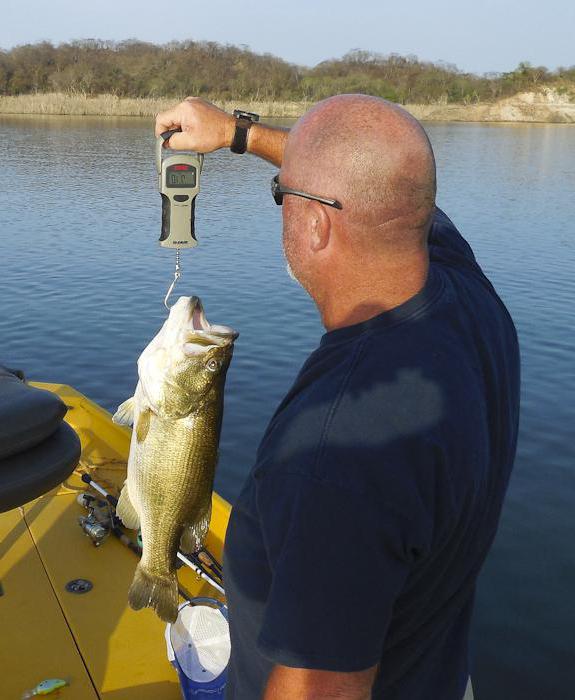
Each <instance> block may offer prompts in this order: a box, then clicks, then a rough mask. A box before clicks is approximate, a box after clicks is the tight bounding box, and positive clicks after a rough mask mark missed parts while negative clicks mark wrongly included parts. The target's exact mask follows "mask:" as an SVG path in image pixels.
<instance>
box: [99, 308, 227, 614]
mask: <svg viewBox="0 0 575 700" xmlns="http://www.w3.org/2000/svg"><path fill="white" fill-rule="evenodd" d="M237 336H238V334H237V333H236V332H235V331H233V330H232V329H231V328H228V327H227V326H216V325H211V324H210V323H209V322H208V321H207V319H206V317H205V315H204V311H203V308H202V303H201V301H200V300H199V299H198V298H197V297H180V298H179V299H178V301H177V302H176V303H175V304H174V305H173V306H172V308H171V309H170V315H169V316H168V318H167V319H166V321H165V323H164V325H163V326H162V328H161V330H160V331H159V333H158V334H157V335H156V336H155V338H154V339H153V340H152V341H151V342H150V344H149V345H148V346H147V347H146V349H145V350H144V351H143V352H142V354H141V355H140V358H139V359H138V379H139V381H138V385H137V387H136V392H135V394H134V396H133V397H132V398H130V399H128V400H127V401H125V402H124V403H123V404H121V406H120V407H119V408H118V410H117V412H116V414H115V415H114V418H113V420H114V421H115V422H116V423H121V424H127V425H130V424H131V425H133V426H134V429H133V432H132V442H131V445H130V456H129V458H128V475H127V479H126V482H125V484H124V488H123V489H122V492H121V494H120V498H119V500H118V505H117V509H116V512H117V514H118V516H119V517H120V518H121V519H122V521H123V523H124V525H126V527H128V528H133V529H137V528H138V527H140V528H141V531H142V542H143V552H142V558H141V560H140V563H139V564H138V566H137V568H136V573H135V575H134V580H133V582H132V585H131V587H130V591H129V594H128V601H129V603H130V606H131V607H132V608H133V609H134V610H139V609H140V608H144V607H151V608H154V610H155V611H156V613H157V614H158V615H159V617H161V618H162V620H165V621H167V622H174V621H175V619H176V616H177V610H178V583H177V578H176V555H177V551H178V547H180V546H181V548H182V550H183V551H186V552H194V551H196V550H197V549H198V548H199V547H200V546H201V544H202V541H203V539H204V537H205V535H206V533H207V531H208V528H209V524H210V516H211V506H212V489H213V482H214V472H215V468H216V462H217V456H218V442H219V437H220V428H221V423H222V413H223V398H224V384H225V380H226V372H227V369H228V366H229V364H230V361H231V359H232V353H233V344H234V340H235V339H236V338H237Z"/></svg>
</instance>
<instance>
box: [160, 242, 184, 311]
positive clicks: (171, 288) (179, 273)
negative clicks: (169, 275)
mask: <svg viewBox="0 0 575 700" xmlns="http://www.w3.org/2000/svg"><path fill="white" fill-rule="evenodd" d="M181 276H182V268H181V267H180V250H179V248H176V269H175V270H174V279H173V280H172V283H171V284H170V286H169V287H168V291H167V292H166V296H165V297H164V306H165V307H166V309H168V311H169V310H170V306H169V305H168V299H169V298H170V296H171V294H172V292H173V291H174V287H175V286H176V282H177V281H178V280H179V279H180V277H181Z"/></svg>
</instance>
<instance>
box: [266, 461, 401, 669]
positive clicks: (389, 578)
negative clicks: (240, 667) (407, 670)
mask: <svg viewBox="0 0 575 700" xmlns="http://www.w3.org/2000/svg"><path fill="white" fill-rule="evenodd" d="M257 507H258V511H259V516H260V524H261V527H262V532H263V538H264V544H265V548H266V553H267V556H268V559H269V565H270V569H271V571H272V581H271V587H270V592H269V596H268V598H267V601H266V603H265V610H264V616H263V624H262V627H261V630H260V634H259V638H258V646H259V649H260V651H261V653H262V654H263V655H264V656H266V657H267V658H268V659H270V660H271V661H273V662H274V663H278V664H282V665H285V666H291V667H299V668H310V669H323V670H330V671H340V672H352V671H359V670H363V669H366V668H369V667H370V666H373V665H375V664H377V663H378V662H379V661H380V659H381V653H382V649H383V643H384V639H385V636H386V632H387V629H388V626H389V622H390V619H391V612H392V608H393V604H394V602H395V600H396V598H397V596H398V593H399V591H400V590H401V588H402V586H403V584H404V582H405V580H406V577H407V575H408V572H409V569H410V562H409V561H408V560H407V559H406V557H405V556H404V549H405V533H404V526H405V523H404V521H403V519H402V516H401V515H399V514H397V513H394V512H393V511H392V510H390V509H386V508H385V507H382V506H379V505H378V504H376V503H374V502H371V500H370V499H369V498H368V497H366V496H360V495H359V494H356V493H352V492H350V491H349V490H348V489H344V487H343V486H342V485H339V484H334V483H331V482H329V481H325V480H321V479H316V478H313V477H311V476H308V475H302V474H289V473H288V474H286V473H279V474H278V473H273V474H271V475H270V474H268V475H265V476H263V477H261V478H260V479H259V483H258V495H257Z"/></svg>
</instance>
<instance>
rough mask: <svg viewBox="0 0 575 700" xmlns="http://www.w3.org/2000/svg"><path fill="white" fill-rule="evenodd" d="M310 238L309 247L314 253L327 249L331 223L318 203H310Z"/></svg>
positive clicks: (323, 208)
mask: <svg viewBox="0 0 575 700" xmlns="http://www.w3.org/2000/svg"><path fill="white" fill-rule="evenodd" d="M309 207H310V238H309V245H310V248H311V250H312V251H313V252H314V253H318V252H319V251H320V250H324V248H327V246H328V244H329V239H330V236H331V221H330V218H329V216H328V215H327V213H326V211H325V207H323V206H322V205H321V204H320V203H319V202H310V203H309Z"/></svg>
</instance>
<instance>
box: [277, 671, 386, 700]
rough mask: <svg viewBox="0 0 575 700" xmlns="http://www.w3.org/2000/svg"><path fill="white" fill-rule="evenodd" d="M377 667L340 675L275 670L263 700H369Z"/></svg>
mask: <svg viewBox="0 0 575 700" xmlns="http://www.w3.org/2000/svg"><path fill="white" fill-rule="evenodd" d="M376 673H377V666H372V667H371V668H368V669H366V670H365V671H357V672H353V673H339V672H336V671H314V670H311V669H305V668H291V667H288V666H281V665H277V666H274V668H273V669H272V672H271V674H270V677H269V679H268V683H267V686H266V690H265V693H264V699H263V700H296V699H297V700H332V699H333V698H338V700H369V699H370V698H371V688H372V686H373V681H374V679H375V675H376Z"/></svg>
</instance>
